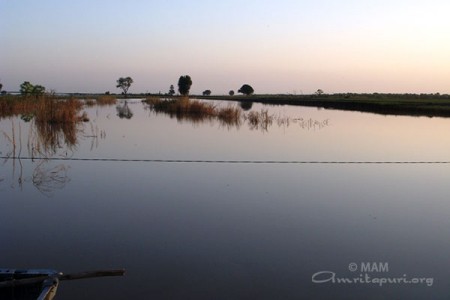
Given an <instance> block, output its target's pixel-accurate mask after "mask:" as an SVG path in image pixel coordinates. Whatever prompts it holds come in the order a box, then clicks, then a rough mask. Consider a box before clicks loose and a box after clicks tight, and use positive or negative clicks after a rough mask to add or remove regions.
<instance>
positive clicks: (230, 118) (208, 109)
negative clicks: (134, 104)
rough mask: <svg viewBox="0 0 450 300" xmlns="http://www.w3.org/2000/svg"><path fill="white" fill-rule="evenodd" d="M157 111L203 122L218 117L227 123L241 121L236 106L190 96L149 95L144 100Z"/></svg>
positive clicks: (179, 118)
mask: <svg viewBox="0 0 450 300" xmlns="http://www.w3.org/2000/svg"><path fill="white" fill-rule="evenodd" d="M143 102H144V103H146V104H148V105H149V107H150V109H152V110H153V111H155V112H156V113H166V114H169V115H170V116H171V117H176V118H177V119H178V120H185V119H187V120H190V121H193V122H201V121H205V120H212V119H217V120H219V121H220V122H221V123H223V124H225V125H239V124H240V121H241V110H240V109H239V108H237V107H234V106H231V105H230V106H228V107H224V108H219V107H216V106H214V105H213V104H211V103H205V102H201V101H198V100H190V99H188V98H179V99H161V98H158V97H148V98H147V99H146V100H144V101H143Z"/></svg>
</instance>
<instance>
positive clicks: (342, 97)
mask: <svg viewBox="0 0 450 300" xmlns="http://www.w3.org/2000/svg"><path fill="white" fill-rule="evenodd" d="M201 98H202V99H210V100H223V101H240V102H256V103H264V104H272V105H298V106H311V107H319V108H327V109H339V110H350V111H360V112H371V113H377V114H383V115H409V116H427V117H450V95H440V94H421V95H418V94H333V95H251V96H241V95H239V96H201Z"/></svg>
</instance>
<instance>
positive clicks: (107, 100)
mask: <svg viewBox="0 0 450 300" xmlns="http://www.w3.org/2000/svg"><path fill="white" fill-rule="evenodd" d="M95 102H96V104H97V105H99V106H107V105H115V104H116V103H117V98H116V97H115V96H113V95H101V96H99V97H98V98H97V99H95Z"/></svg>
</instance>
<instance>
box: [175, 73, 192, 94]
mask: <svg viewBox="0 0 450 300" xmlns="http://www.w3.org/2000/svg"><path fill="white" fill-rule="evenodd" d="M191 86H192V79H191V77H190V76H189V75H185V76H180V79H179V80H178V91H179V92H180V94H181V95H183V96H187V95H189V90H190V89H191Z"/></svg>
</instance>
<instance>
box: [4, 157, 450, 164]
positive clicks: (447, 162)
mask: <svg viewBox="0 0 450 300" xmlns="http://www.w3.org/2000/svg"><path fill="white" fill-rule="evenodd" d="M0 159H17V160H48V161H74V162H76V161H90V162H140V163H190V164H273V165H274V164H305V165H306V164H322V165H327V164H336V165H347V164H361V165H362V164H372V165H375V164H379V165H383V164H392V165H394V164H403V165H405V164H410V165H428V164H435V165H439V164H450V161H320V160H205V159H198V160H197V159H127V158H76V157H8V156H0Z"/></svg>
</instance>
